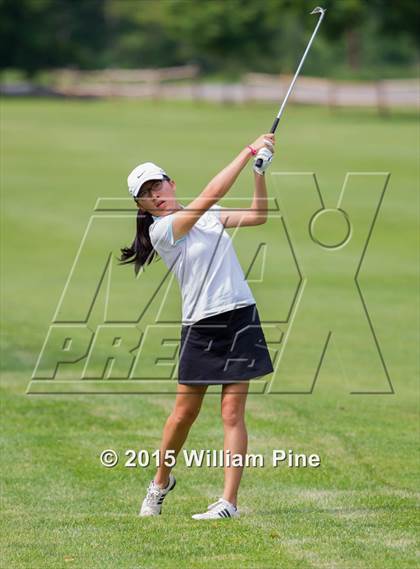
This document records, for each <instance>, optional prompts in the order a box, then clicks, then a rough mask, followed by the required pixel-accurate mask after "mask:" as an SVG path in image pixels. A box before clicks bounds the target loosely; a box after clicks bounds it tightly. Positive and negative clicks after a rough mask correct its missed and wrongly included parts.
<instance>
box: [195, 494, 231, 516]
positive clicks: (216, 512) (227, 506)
mask: <svg viewBox="0 0 420 569" xmlns="http://www.w3.org/2000/svg"><path fill="white" fill-rule="evenodd" d="M192 518H193V519H194V520H220V519H221V518H239V511H238V509H237V508H235V506H234V505H233V504H231V503H230V502H228V501H227V500H225V499H224V498H219V499H218V500H217V502H214V503H213V504H210V506H209V507H208V508H207V512H204V513H203V514H194V515H193V516H192Z"/></svg>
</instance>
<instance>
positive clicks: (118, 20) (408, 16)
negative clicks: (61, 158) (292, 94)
mask: <svg viewBox="0 0 420 569" xmlns="http://www.w3.org/2000/svg"><path fill="white" fill-rule="evenodd" d="M319 1H320V3H321V4H322V6H323V7H324V8H326V9H327V14H326V17H325V19H324V21H323V24H322V29H321V30H320V33H319V36H318V37H317V40H316V42H315V44H314V46H313V51H312V53H311V57H310V58H308V60H307V63H306V64H305V71H306V72H307V73H310V74H313V75H324V76H333V75H334V74H335V75H339V74H340V73H341V74H344V75H346V74H347V75H351V74H356V75H357V74H359V75H360V74H363V73H364V72H365V73H367V74H368V75H369V74H371V75H372V74H375V72H376V73H378V74H383V73H386V71H387V70H390V69H391V70H392V69H409V68H411V69H413V68H414V67H415V65H416V62H417V61H418V53H419V51H418V47H419V43H418V42H419V37H420V33H419V31H420V30H419V22H420V17H419V15H420V14H419V3H418V2H417V0H319ZM314 6H315V0H311V1H309V0H261V2H258V1H255V0H0V36H1V43H0V67H1V68H2V69H7V68H13V69H20V70H22V71H24V72H25V73H26V74H27V75H28V76H34V75H36V74H37V72H39V71H40V70H45V69H51V68H57V67H69V66H70V67H75V68H80V69H101V68H105V67H121V68H133V67H137V68H147V67H168V66H172V65H183V64H186V63H195V64H198V65H199V66H200V68H201V69H202V71H203V72H204V73H210V74H211V73H222V74H228V75H235V74H240V73H242V72H244V71H250V70H252V71H261V72H266V73H267V72H268V73H278V72H291V71H293V70H294V68H295V66H296V61H297V57H298V55H299V54H300V53H301V52H302V50H303V49H304V46H305V45H306V42H307V40H308V37H309V35H310V33H311V31H312V29H313V27H314V25H315V23H316V16H311V15H310V14H309V12H310V11H311V9H312V8H313V7H314Z"/></svg>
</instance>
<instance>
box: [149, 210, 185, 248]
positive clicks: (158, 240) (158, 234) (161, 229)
mask: <svg viewBox="0 0 420 569" xmlns="http://www.w3.org/2000/svg"><path fill="white" fill-rule="evenodd" d="M172 220H173V214H170V215H165V216H163V217H160V218H159V219H157V220H156V221H155V222H154V223H152V225H151V226H150V228H149V235H150V241H151V242H152V245H153V247H154V248H155V249H157V250H159V248H162V249H172V248H173V247H175V246H176V245H178V244H179V243H180V242H181V241H183V240H184V239H185V238H186V235H184V236H183V237H181V238H180V239H177V240H176V241H175V240H174V235H173V231H172Z"/></svg>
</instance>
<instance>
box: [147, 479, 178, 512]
mask: <svg viewBox="0 0 420 569" xmlns="http://www.w3.org/2000/svg"><path fill="white" fill-rule="evenodd" d="M175 484H176V480H175V476H174V475H173V474H172V473H170V474H169V482H168V485H167V486H166V488H161V487H160V486H158V485H157V484H155V481H154V480H152V481H151V482H150V484H149V487H148V488H147V494H146V498H145V499H144V500H143V503H142V505H141V509H140V513H139V516H159V514H161V513H162V502H163V500H164V499H165V498H166V496H167V494H168V492H170V491H171V490H173V489H174V488H175Z"/></svg>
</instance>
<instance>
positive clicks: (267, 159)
mask: <svg viewBox="0 0 420 569" xmlns="http://www.w3.org/2000/svg"><path fill="white" fill-rule="evenodd" d="M264 142H265V143H266V144H268V145H269V146H271V148H273V145H272V144H271V142H270V141H269V140H267V139H264ZM273 150H274V148H273ZM272 159H273V153H272V152H271V150H269V149H268V148H267V147H266V146H264V147H263V148H261V149H260V150H259V151H258V154H257V155H256V156H255V159H254V165H253V168H252V169H253V170H254V172H256V173H257V174H259V175H260V176H263V175H264V172H265V171H266V170H267V168H268V167H269V165H270V163H271V161H272ZM260 160H262V163H261V165H260V166H257V163H259V162H260Z"/></svg>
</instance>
